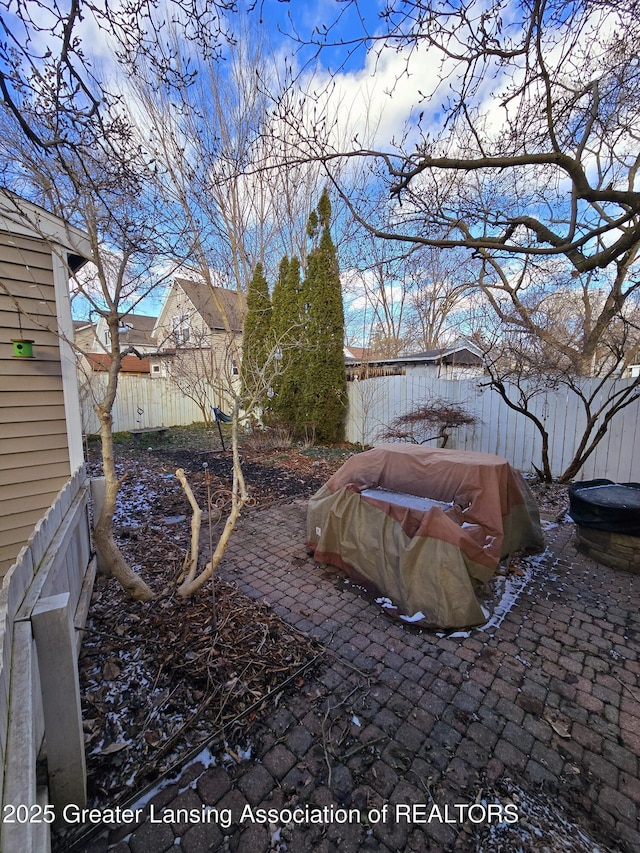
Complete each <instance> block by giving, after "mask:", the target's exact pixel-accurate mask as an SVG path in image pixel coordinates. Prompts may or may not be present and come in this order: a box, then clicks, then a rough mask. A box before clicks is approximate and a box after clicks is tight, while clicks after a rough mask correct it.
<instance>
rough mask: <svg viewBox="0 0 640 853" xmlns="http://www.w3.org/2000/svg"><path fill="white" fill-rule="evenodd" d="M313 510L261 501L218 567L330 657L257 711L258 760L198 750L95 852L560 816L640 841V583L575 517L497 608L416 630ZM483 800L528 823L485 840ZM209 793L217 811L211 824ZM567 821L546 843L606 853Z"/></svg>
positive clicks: (393, 843) (449, 831)
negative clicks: (584, 842)
mask: <svg viewBox="0 0 640 853" xmlns="http://www.w3.org/2000/svg"><path fill="white" fill-rule="evenodd" d="M305 512H306V504H305V503H304V502H296V503H293V504H291V505H288V506H276V507H272V508H270V509H266V510H261V511H252V512H248V513H246V514H245V516H244V517H243V519H242V520H241V522H240V524H239V527H238V530H237V533H236V535H235V536H234V538H233V541H232V544H231V546H230V549H229V551H228V554H227V556H226V558H225V562H224V569H223V575H224V576H225V577H226V578H228V579H231V580H233V581H235V582H236V583H237V584H238V585H239V586H240V588H241V589H242V590H244V591H245V592H246V594H247V595H249V596H250V597H252V598H257V599H261V600H264V601H266V602H268V603H269V604H270V605H271V606H272V607H273V609H274V611H275V612H276V613H278V614H279V615H280V616H281V617H282V618H283V619H284V620H286V621H287V622H289V623H291V624H293V625H295V626H296V627H297V628H298V629H299V630H300V631H302V632H304V633H306V634H309V635H311V636H313V637H315V638H317V639H318V640H319V641H320V642H321V643H322V644H324V645H325V646H326V648H327V650H328V653H327V660H328V665H327V666H326V667H324V668H323V669H322V670H321V672H320V674H319V675H318V676H317V677H315V678H313V677H308V678H307V679H306V680H305V682H304V684H303V685H302V686H300V687H299V691H298V692H297V693H296V694H294V695H293V696H291V695H289V696H288V698H285V699H283V701H282V702H281V704H280V705H279V707H278V709H277V710H276V712H275V713H273V714H272V715H271V716H270V717H269V719H267V720H266V721H264V723H263V724H261V726H260V728H259V731H258V733H257V735H256V736H255V737H254V738H253V742H252V754H251V757H250V758H249V759H247V760H244V761H242V762H240V763H239V764H233V765H232V766H226V765H225V766H223V765H221V764H215V765H210V766H204V765H203V764H202V763H199V762H197V761H196V762H194V763H192V764H191V765H189V766H187V767H185V768H184V771H183V774H182V776H181V778H179V779H175V780H173V781H170V782H167V783H166V784H165V785H164V786H163V787H161V788H160V790H159V791H158V792H157V793H156V794H155V796H154V798H153V800H152V803H153V806H154V815H155V816H156V817H155V820H156V822H151V820H149V819H147V820H146V821H145V822H144V823H142V824H141V825H139V826H137V828H135V829H134V830H133V831H132V829H131V827H124V828H119V829H114V830H113V831H112V832H111V833H110V834H109V836H107V835H104V836H103V837H102V838H100V839H94V840H93V841H92V842H91V845H90V846H89V847H87V848H86V849H87V850H91V851H102V850H105V851H106V850H107V849H109V850H113V851H118V853H127V851H132V853H161V851H165V850H169V849H171V848H172V847H173V846H174V845H175V844H179V845H180V849H181V850H183V851H184V852H185V853H203V851H207V850H230V851H249V853H261V851H268V850H281V851H292V853H302V851H307V850H309V851H310V850H314V851H318V853H319V852H320V851H332V850H339V851H357V850H371V851H375V850H379V851H396V850H409V851H421V850H424V851H427V850H428V851H464V850H469V851H471V850H478V849H486V850H489V851H491V850H494V849H496V850H497V849H502V850H515V849H518V845H517V843H516V841H517V838H521V837H523V836H522V834H523V833H524V835H525V836H526V834H527V832H528V833H529V835H530V836H531V837H535V835H536V829H537V822H539V821H540V820H546V821H547V823H548V824H550V825H551V826H552V827H553V826H554V825H555V829H556V830H557V831H561V830H562V826H564V824H562V822H561V819H560V818H561V816H563V817H564V819H570V820H571V821H573V822H575V823H576V824H578V825H580V826H581V827H582V829H583V830H584V832H585V833H587V834H588V835H590V837H592V838H594V839H597V840H599V841H600V843H601V844H604V845H606V846H607V847H609V848H610V849H614V850H615V849H622V850H626V851H635V850H639V849H640V826H639V816H640V781H639V779H638V777H639V769H640V768H639V761H638V755H639V754H640V683H639V682H640V678H639V675H640V663H639V660H638V653H639V650H640V635H639V632H638V629H639V627H640V577H639V576H636V575H632V574H628V573H624V572H622V571H618V570H615V569H611V568H607V567H604V566H600V565H598V564H596V563H594V562H593V561H591V560H590V559H588V558H586V557H583V556H582V555H579V554H577V553H576V550H575V547H574V545H573V536H574V527H573V525H572V524H565V525H561V526H550V527H549V529H548V530H547V532H546V539H547V550H546V552H545V554H544V555H543V557H542V558H538V559H537V560H536V561H534V566H535V567H534V569H533V576H532V577H530V578H529V579H528V581H527V583H526V585H525V587H524V589H523V591H522V592H521V594H520V595H519V596H518V598H517V600H516V601H515V602H514V603H513V604H512V606H510V607H509V608H507V609H506V611H505V612H504V614H503V615H502V617H501V621H500V619H498V620H494V624H493V626H492V627H490V628H488V629H486V630H479V631H472V632H469V633H466V634H465V633H461V634H460V635H456V636H444V635H442V636H441V635H435V634H431V633H428V632H421V633H418V632H416V631H415V630H411V629H407V628H405V627H404V626H402V625H401V624H399V623H396V622H393V621H391V620H390V619H389V618H387V617H386V616H385V615H384V614H383V613H382V612H381V611H380V609H379V607H378V606H377V605H376V604H374V603H371V602H369V601H368V600H366V599H365V598H364V597H361V596H360V595H359V594H358V590H357V589H354V587H352V586H351V585H349V584H347V583H345V582H344V580H343V579H342V577H341V576H340V575H338V574H337V573H335V572H334V571H333V570H330V569H326V568H324V567H322V566H319V565H317V564H315V563H314V562H313V561H312V560H311V559H310V558H308V557H307V556H306V553H305V548H304V540H305ZM473 803H475V804H476V805H475V806H474V808H475V811H474V809H471V810H468V806H469V805H470V804H473ZM488 803H492V804H493V805H494V806H495V808H498V809H499V808H500V807H502V808H504V807H506V806H507V805H509V804H511V808H513V809H515V810H516V813H517V815H518V818H519V820H518V823H517V824H516V823H515V822H514V823H511V824H505V823H503V824H502V826H501V827H500V828H496V827H495V826H494V824H495V820H493V821H492V826H493V827H494V829H495V832H496V833H497V834H496V835H495V838H496V839H499V843H498V841H495V842H494V843H493V846H492V843H491V842H487V846H486V847H482V848H479V846H478V845H479V842H478V841H477V826H476V821H480V820H481V819H482V817H483V816H484V817H486V816H487V811H486V810H487V804H488ZM465 805H466V807H467V810H465V808H464V806H465ZM207 806H209V807H212V811H211V812H210V814H209V817H210V818H211V820H210V822H204V821H203V820H200V819H199V818H198V815H200V814H202V813H206V807H207ZM178 808H182V809H190V810H192V811H191V815H190V816H187V819H186V820H180V818H181V817H184V814H181V815H179V814H177V813H176V810H177V809H178ZM296 808H297V809H298V811H297V812H295V813H294V812H293V810H294V809H296ZM305 808H306V809H307V811H306V812H305V811H304V809H305ZM163 809H164V811H163ZM259 809H263V810H265V809H273V810H275V813H274V814H272V815H271V816H269V815H268V814H266V813H265V814H262V813H261V812H260V811H259ZM300 809H302V810H303V811H300ZM323 809H324V811H322V810H323ZM341 810H342V811H341ZM483 810H484V811H483ZM145 814H147V818H148V815H149V806H148V805H147V807H146V811H145ZM163 815H164V816H166V817H168V818H171V817H172V816H175V818H176V820H174V821H173V822H169V823H164V822H162V820H159V819H158V816H160V817H162V816H163ZM540 815H543V817H542V818H541V817H540ZM545 816H546V817H545ZM243 817H244V819H242V818H243ZM269 817H271V818H274V817H275V820H271V821H270V820H269ZM262 818H264V820H262ZM286 818H291V820H290V822H288V823H287V824H286V825H284V826H283V825H282V824H283V823H284V822H285V819H286ZM429 818H430V819H429ZM538 825H539V823H538ZM562 831H564V833H565V841H564V846H563V844H562V843H560V844H558V846H557V847H555V848H554V847H550V848H549V849H552V850H554V849H555V850H558V851H559V850H562V849H567V850H569V849H581V850H582V849H591V848H590V847H588V846H587V847H584V848H583V847H579V848H578V847H576V848H574V847H572V846H570V843H576V844H577V843H578V842H579V841H580V839H581V836H580V833H579V832H577V831H576V830H575V828H574V827H568V828H567V827H566V826H565V827H564V830H562ZM515 832H518V833H519V835H518V836H515V835H513V833H515ZM510 833H511V834H512V835H513V838H514V840H513V841H512V842H510V841H509V839H510V838H511V835H510ZM546 843H547V845H548V842H546ZM500 845H503V846H500ZM541 845H542V846H541V847H535V846H533V847H531V848H530V849H543V848H544V844H543V843H542V842H541ZM544 849H546V848H544ZM601 849H603V848H601Z"/></svg>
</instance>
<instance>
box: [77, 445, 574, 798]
mask: <svg viewBox="0 0 640 853" xmlns="http://www.w3.org/2000/svg"><path fill="white" fill-rule="evenodd" d="M353 452H355V448H352V447H348V446H345V447H340V448H321V447H309V448H291V447H289V448H271V449H269V448H265V447H257V448H256V447H255V446H251V445H246V446H244V447H243V451H242V457H243V470H244V473H245V477H246V481H247V486H248V490H249V494H250V498H251V500H250V505H249V507H247V508H246V509H245V510H244V511H245V512H249V513H250V512H253V511H256V510H259V509H260V508H264V507H266V506H268V505H271V504H273V503H278V502H284V503H286V502H289V501H291V500H292V499H297V498H307V497H310V496H311V495H312V494H313V493H314V492H315V491H316V490H317V489H318V488H320V486H322V485H323V484H324V483H325V482H326V480H327V479H328V478H329V476H330V475H331V474H332V473H333V472H334V471H335V470H337V469H338V468H339V467H340V465H341V464H342V463H343V461H344V460H345V459H346V458H348V456H349V455H351V454H352V453H353ZM87 458H88V467H89V473H90V475H91V476H99V475H100V474H101V461H100V456H99V448H98V446H97V444H95V445H93V444H92V445H91V446H90V447H89V448H88V453H87ZM116 464H117V469H118V474H119V476H121V477H123V476H125V474H126V478H125V479H124V481H123V483H122V487H121V493H120V497H119V503H118V511H117V515H116V518H115V528H116V536H117V540H118V542H119V544H120V546H121V548H122V550H123V552H124V554H125V556H126V558H127V559H128V561H129V562H130V564H131V565H132V566H133V567H134V568H135V569H136V570H137V571H139V572H140V573H141V574H142V575H143V577H144V578H145V580H146V581H147V582H148V583H149V585H150V586H151V587H152V588H153V590H154V592H155V593H156V597H155V599H154V600H153V601H152V602H150V603H146V604H142V603H139V602H133V601H131V600H129V599H127V598H126V596H125V595H124V593H123V591H122V589H121V588H120V586H119V585H118V584H117V582H116V581H115V580H113V579H111V578H106V577H103V576H98V579H97V581H96V585H95V591H94V595H93V601H92V606H91V610H90V614H89V621H88V623H87V628H86V632H85V635H84V642H83V647H82V652H81V657H80V662H79V666H80V679H81V692H82V697H83V720H84V726H85V732H86V737H87V750H86V752H87V764H88V776H89V780H88V781H89V804H92V803H99V802H100V801H104V798H105V797H106V796H107V795H108V797H109V799H110V800H111V801H113V799H114V798H117V797H118V796H119V795H122V794H123V793H125V792H126V793H128V794H129V795H131V794H133V793H135V792H136V791H138V790H142V789H144V788H145V786H147V785H149V784H150V783H152V782H153V781H154V780H156V779H157V778H158V777H159V776H160V775H162V774H164V773H166V772H168V771H169V770H170V769H171V768H172V767H174V766H176V765H177V764H178V763H180V762H182V761H184V759H185V757H186V756H188V755H190V754H192V753H193V752H194V751H196V752H197V750H198V748H199V747H200V745H201V744H202V743H204V741H205V740H207V738H208V737H210V733H211V731H220V732H222V733H223V734H222V738H221V741H220V743H219V744H218V748H219V749H220V750H222V751H226V753H227V755H230V757H231V759H233V758H234V757H235V756H239V757H242V755H243V751H244V750H246V749H247V744H248V743H249V739H250V735H251V731H252V727H253V726H254V724H255V723H256V721H259V719H260V718H261V717H263V716H264V715H265V714H267V713H269V712H272V711H273V709H274V708H275V707H277V705H278V702H280V701H281V700H282V697H283V695H285V694H286V693H287V692H289V691H295V689H296V685H297V684H299V683H301V678H302V672H303V671H304V672H305V673H308V671H309V670H311V669H320V668H321V667H322V666H323V652H322V649H321V648H320V647H319V646H317V645H316V644H315V643H314V642H312V641H311V640H309V639H308V638H306V637H304V636H303V635H301V634H299V633H298V632H296V631H295V629H294V628H292V627H290V626H288V625H286V624H285V623H284V622H282V621H281V620H280V619H279V618H278V617H277V616H276V615H275V614H273V613H272V612H271V611H269V610H268V609H267V608H266V607H263V606H261V605H260V603H259V602H255V601H252V600H250V599H248V598H247V597H246V596H244V595H243V594H242V593H241V592H239V590H237V589H236V588H235V587H233V586H232V585H230V584H227V583H225V582H224V581H222V580H218V581H217V582H216V585H215V595H212V589H211V584H207V585H205V587H203V589H202V590H201V592H199V593H198V594H196V595H195V596H194V597H193V598H191V599H187V600H184V599H181V598H180V597H179V596H178V595H177V593H176V586H177V584H176V580H177V578H178V576H179V574H180V571H181V567H182V563H183V559H184V556H185V553H186V551H187V549H188V548H189V545H190V517H191V512H190V508H189V504H188V502H187V500H186V497H185V495H184V493H183V491H182V489H181V487H180V484H179V482H178V480H177V479H176V477H175V471H176V469H177V468H182V469H184V471H185V473H186V475H187V478H188V480H189V483H190V485H191V487H192V489H193V491H194V494H195V495H196V498H197V500H198V502H199V504H200V506H201V507H202V509H203V510H204V511H205V516H204V519H203V524H202V537H201V542H205V543H208V539H209V517H208V514H207V512H206V510H207V507H208V506H211V507H212V512H211V539H212V540H213V542H214V544H215V541H216V538H217V535H218V533H219V531H220V529H221V526H222V525H223V524H224V519H225V515H226V513H225V507H226V505H227V504H228V500H229V488H230V483H231V458H230V455H229V454H228V453H223V452H221V445H220V440H219V436H218V434H217V431H215V430H214V431H210V432H209V431H206V430H202V429H197V430H196V429H181V430H171V431H169V433H168V434H167V436H166V437H165V438H164V439H163V440H162V441H161V442H157V443H156V442H154V443H151V442H149V443H148V444H147V446H140V445H136V444H134V443H133V441H132V440H131V439H129V440H123V441H121V442H119V443H117V444H116ZM207 469H208V471H209V472H210V474H211V482H210V486H209V488H207V485H206V482H205V470H207ZM532 490H533V491H534V493H535V494H536V497H537V499H538V501H539V505H540V507H541V509H542V510H543V512H545V514H546V516H547V517H555V516H558V515H561V514H562V513H564V512H565V511H566V509H567V496H566V487H558V486H551V487H545V486H539V485H536V484H532ZM208 557H209V554H208V547H207V545H206V544H205V546H204V548H203V553H202V554H201V562H202V564H204V563H206V562H207V560H208ZM214 599H215V600H214Z"/></svg>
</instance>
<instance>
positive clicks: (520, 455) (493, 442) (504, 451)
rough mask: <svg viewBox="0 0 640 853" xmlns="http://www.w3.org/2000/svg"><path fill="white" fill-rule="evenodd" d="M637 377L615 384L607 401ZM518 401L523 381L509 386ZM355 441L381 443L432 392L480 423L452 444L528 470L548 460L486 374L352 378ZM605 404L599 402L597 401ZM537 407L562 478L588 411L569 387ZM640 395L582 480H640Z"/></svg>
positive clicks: (350, 418)
mask: <svg viewBox="0 0 640 853" xmlns="http://www.w3.org/2000/svg"><path fill="white" fill-rule="evenodd" d="M597 382H598V380H586V381H585V390H586V391H589V390H590V388H591V389H596V388H597ZM630 383H631V380H617V381H616V382H611V383H608V384H607V386H606V388H604V389H603V391H602V392H600V394H599V399H600V400H602V399H603V398H604V397H605V396H607V395H609V394H610V393H611V391H612V389H613V390H616V389H620V388H624V387H626V386H628V385H629V384H630ZM508 390H509V392H510V395H511V398H512V399H514V400H515V399H517V391H516V389H515V387H512V388H509V389H508ZM348 392H349V410H348V415H347V440H348V441H353V442H360V443H361V444H379V443H380V442H381V441H382V440H383V439H382V435H383V433H384V430H385V429H386V428H387V427H388V425H389V424H390V422H391V421H392V420H393V418H394V417H396V416H398V415H401V414H404V413H405V412H408V411H410V410H411V409H412V408H413V407H414V406H415V405H417V404H419V403H421V402H423V401H425V400H428V399H429V398H434V397H441V398H444V399H446V400H449V401H451V402H455V403H460V404H461V405H463V406H464V407H465V409H467V411H469V412H470V413H471V414H473V415H475V416H476V418H477V419H478V423H477V424H476V425H475V426H473V427H463V428H461V429H459V430H457V431H454V432H453V433H452V435H451V438H450V440H449V445H448V446H449V447H451V448H454V449H455V448H457V449H461V450H478V451H482V452H484V453H495V454H497V455H498V456H503V457H505V458H506V459H508V460H509V462H511V464H512V465H513V466H514V467H515V468H518V469H519V470H521V471H526V472H533V471H534V466H537V467H538V468H539V467H540V465H541V453H542V438H541V436H540V433H539V432H538V430H537V428H536V426H535V425H534V423H533V422H532V421H531V420H530V419H529V418H526V417H524V416H523V415H521V414H519V413H517V412H515V411H514V410H513V409H511V408H510V407H509V406H508V405H507V404H506V403H505V402H504V401H503V400H502V398H501V397H500V396H499V395H498V394H497V393H496V392H495V391H491V390H489V389H487V388H482V387H481V386H480V380H478V379H464V380H445V379H432V378H431V377H427V376H416V375H410V376H384V377H379V378H375V379H365V380H360V381H357V382H350V383H349V385H348ZM596 406H597V403H596ZM530 409H531V411H532V413H533V414H535V415H536V417H538V418H539V419H540V420H541V421H542V423H543V424H544V425H545V428H546V429H547V431H548V432H549V436H550V446H549V458H550V464H551V469H552V472H553V474H554V475H555V476H558V475H559V474H561V473H562V472H563V471H564V470H565V469H566V467H567V466H568V465H569V463H570V461H571V459H572V458H573V455H574V453H575V451H576V448H577V443H578V439H579V436H580V435H581V434H582V432H583V429H584V426H585V423H586V416H585V412H584V409H583V406H582V404H581V402H580V400H579V399H578V397H577V396H576V395H575V394H573V393H572V392H570V391H569V390H568V389H566V388H560V389H558V390H553V389H549V390H547V391H545V392H543V393H541V394H539V395H537V396H535V397H534V398H533V399H532V401H531V402H530ZM639 421H640V401H638V400H636V401H635V402H634V403H632V404H631V405H630V406H627V408H625V409H623V410H622V411H621V412H620V413H619V414H617V415H616V417H615V418H614V419H613V422H612V423H611V424H610V426H609V429H608V432H607V433H606V434H605V436H604V438H603V439H602V441H601V442H600V444H599V445H598V447H597V448H596V450H595V451H594V452H593V453H592V454H591V456H590V457H589V458H588V459H587V461H586V462H585V464H584V466H583V468H582V470H581V471H580V473H579V475H578V476H579V477H580V479H582V480H587V479H595V478H598V477H606V478H608V479H611V480H616V481H618V482H630V481H634V482H635V481H640V426H639V425H638V422H639Z"/></svg>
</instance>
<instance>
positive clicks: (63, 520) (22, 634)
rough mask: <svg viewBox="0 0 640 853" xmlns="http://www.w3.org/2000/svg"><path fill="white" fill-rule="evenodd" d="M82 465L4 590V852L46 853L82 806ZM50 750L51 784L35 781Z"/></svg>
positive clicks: (87, 577)
mask: <svg viewBox="0 0 640 853" xmlns="http://www.w3.org/2000/svg"><path fill="white" fill-rule="evenodd" d="M88 494H89V484H88V481H87V480H86V476H85V472H84V467H83V468H81V469H80V470H78V471H77V472H76V474H75V476H73V477H72V478H71V479H70V480H69V481H68V482H67V484H66V485H65V487H64V488H63V489H62V490H61V491H60V493H59V494H58V496H57V498H56V500H55V502H54V503H53V504H52V506H51V507H50V509H49V511H48V512H47V514H46V515H45V517H44V518H43V519H42V520H41V521H40V522H39V523H38V524H37V525H36V528H35V530H34V532H33V533H32V535H31V536H30V538H29V541H28V543H27V545H26V546H25V547H24V548H23V549H22V550H21V552H20V554H19V555H18V559H17V561H16V562H15V563H14V565H13V566H12V567H11V568H10V569H9V571H8V572H7V574H6V575H5V577H4V578H3V582H2V590H1V591H0V748H1V750H2V759H3V766H4V776H3V777H2V776H0V805H1V806H2V815H3V821H2V829H1V834H0V849H1V850H6V851H13V850H16V851H18V850H19V851H21V853H22V851H34V853H35V851H38V853H39V851H42V850H48V849H49V847H50V845H49V841H48V839H49V833H50V822H51V820H52V819H53V818H54V816H55V817H56V818H59V816H60V814H61V809H62V807H63V806H64V805H67V804H69V803H74V804H77V805H79V806H83V805H84V803H85V800H86V772H85V759H84V738H83V731H82V719H81V713H80V695H79V684H78V669H77V655H78V650H79V647H80V636H81V634H80V632H79V631H77V630H76V628H79V627H83V626H84V624H85V621H86V616H87V612H88V609H89V602H90V598H91V590H92V588H93V581H94V576H95V559H93V558H92V555H91V542H90V533H89V518H88ZM43 741H44V742H45V743H46V757H47V771H48V776H49V784H48V786H39V785H38V783H37V781H36V763H37V759H38V753H39V752H40V749H41V747H42V744H43Z"/></svg>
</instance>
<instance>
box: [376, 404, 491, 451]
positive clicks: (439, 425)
mask: <svg viewBox="0 0 640 853" xmlns="http://www.w3.org/2000/svg"><path fill="white" fill-rule="evenodd" d="M477 423H478V418H477V417H476V416H475V415H473V414H471V413H470V412H468V411H467V410H466V409H465V408H464V406H462V405H460V404H459V403H452V402H450V401H449V400H444V399H443V398H442V397H432V398H431V399H427V400H425V401H424V402H423V403H420V404H418V405H417V406H415V407H414V408H413V409H411V410H410V411H408V412H405V413H404V414H403V415H398V416H397V417H395V418H394V419H393V420H392V421H391V423H390V424H389V426H388V427H387V429H386V430H385V431H384V432H383V433H382V435H381V438H382V439H384V440H385V441H407V442H410V443H411V444H426V443H427V442H428V441H439V442H441V443H440V447H441V448H442V447H446V446H447V444H448V442H449V439H450V437H451V433H452V432H453V430H456V429H459V428H460V427H463V426H475V425H476V424H477Z"/></svg>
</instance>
